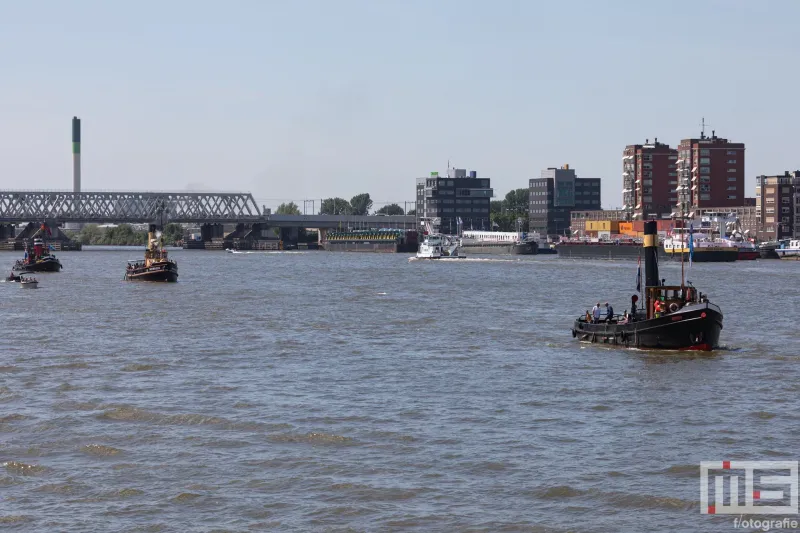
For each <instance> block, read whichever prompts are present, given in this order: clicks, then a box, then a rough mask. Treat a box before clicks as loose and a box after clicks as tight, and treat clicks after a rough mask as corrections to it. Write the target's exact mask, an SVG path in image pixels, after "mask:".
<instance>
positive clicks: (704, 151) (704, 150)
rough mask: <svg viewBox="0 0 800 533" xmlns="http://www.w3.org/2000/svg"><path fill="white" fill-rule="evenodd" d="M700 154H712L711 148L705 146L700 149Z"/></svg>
mask: <svg viewBox="0 0 800 533" xmlns="http://www.w3.org/2000/svg"><path fill="white" fill-rule="evenodd" d="M700 155H711V150H709V149H708V148H703V149H702V150H700Z"/></svg>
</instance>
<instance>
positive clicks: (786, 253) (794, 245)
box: [775, 240, 800, 259]
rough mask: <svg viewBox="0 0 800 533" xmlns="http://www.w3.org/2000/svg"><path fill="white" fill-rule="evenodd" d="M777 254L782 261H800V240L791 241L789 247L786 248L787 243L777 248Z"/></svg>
mask: <svg viewBox="0 0 800 533" xmlns="http://www.w3.org/2000/svg"><path fill="white" fill-rule="evenodd" d="M775 253H776V254H778V257H780V258H781V259H799V258H800V240H790V241H789V245H788V246H786V243H781V246H780V248H775Z"/></svg>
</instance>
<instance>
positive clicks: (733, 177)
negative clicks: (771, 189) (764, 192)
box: [728, 176, 761, 196]
mask: <svg viewBox="0 0 800 533" xmlns="http://www.w3.org/2000/svg"><path fill="white" fill-rule="evenodd" d="M728 181H736V176H730V177H729V178H728ZM756 196H761V195H760V194H756Z"/></svg>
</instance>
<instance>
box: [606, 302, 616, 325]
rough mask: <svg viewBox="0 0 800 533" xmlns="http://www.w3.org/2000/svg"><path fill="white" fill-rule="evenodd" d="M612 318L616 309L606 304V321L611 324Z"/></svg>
mask: <svg viewBox="0 0 800 533" xmlns="http://www.w3.org/2000/svg"><path fill="white" fill-rule="evenodd" d="M612 318H614V308H613V307H612V306H610V305H608V302H606V320H607V321H609V322H611V319H612Z"/></svg>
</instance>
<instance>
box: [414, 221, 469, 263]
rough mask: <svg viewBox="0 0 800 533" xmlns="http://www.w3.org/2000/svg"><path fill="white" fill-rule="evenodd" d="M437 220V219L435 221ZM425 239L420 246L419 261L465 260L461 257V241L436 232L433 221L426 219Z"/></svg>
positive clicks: (463, 256)
mask: <svg viewBox="0 0 800 533" xmlns="http://www.w3.org/2000/svg"><path fill="white" fill-rule="evenodd" d="M434 220H436V219H434ZM423 221H424V224H425V231H424V238H423V240H422V242H421V243H420V244H419V250H418V251H417V259H445V260H447V259H464V258H465V257H466V256H465V255H461V254H460V253H459V252H460V250H461V239H460V238H459V237H456V236H453V235H444V234H442V233H438V232H436V231H434V229H433V225H432V224H431V222H432V221H431V219H427V218H424V219H423Z"/></svg>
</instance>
